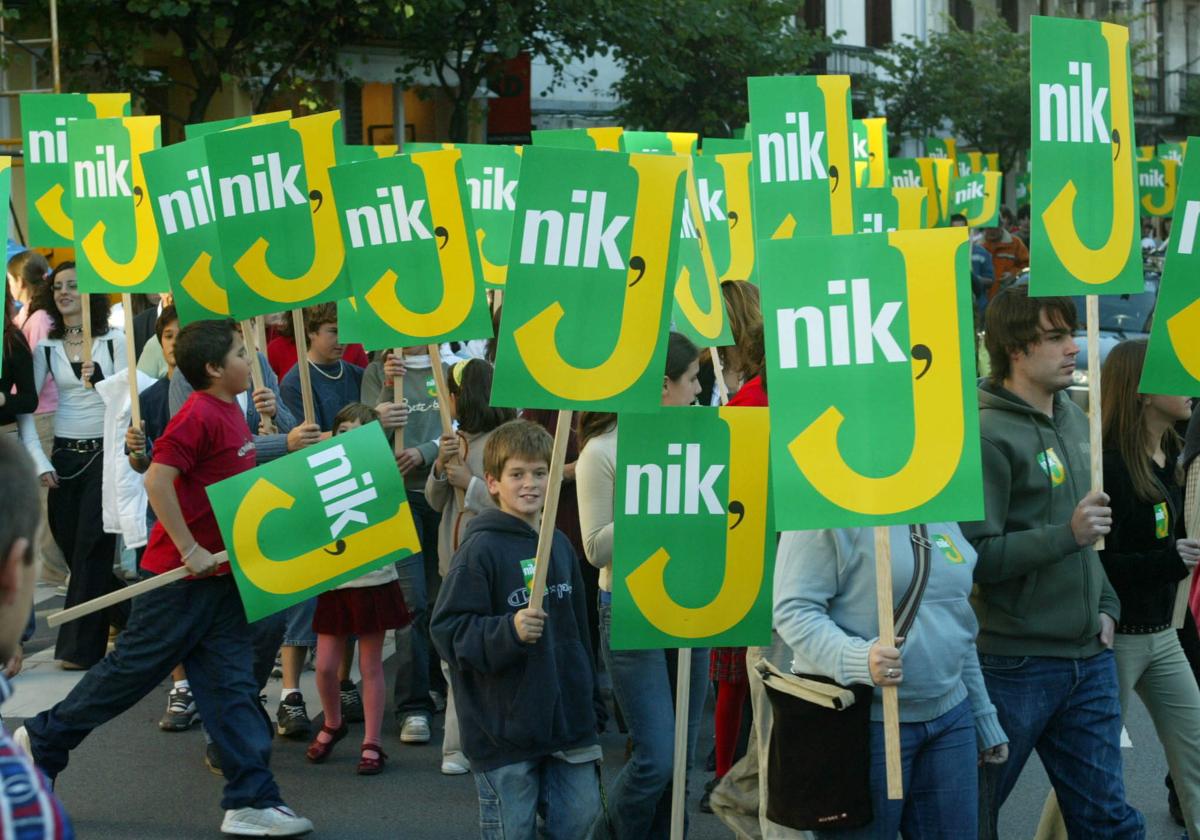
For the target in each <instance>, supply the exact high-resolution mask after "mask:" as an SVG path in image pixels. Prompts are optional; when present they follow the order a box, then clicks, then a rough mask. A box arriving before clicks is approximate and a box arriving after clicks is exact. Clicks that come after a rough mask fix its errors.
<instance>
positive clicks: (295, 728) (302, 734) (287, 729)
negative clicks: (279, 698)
mask: <svg viewBox="0 0 1200 840" xmlns="http://www.w3.org/2000/svg"><path fill="white" fill-rule="evenodd" d="M275 720H276V722H277V726H276V730H275V731H276V732H278V733H279V734H280V735H282V736H283V737H285V738H295V739H296V740H298V741H299V740H308V736H309V735H310V734H311V733H312V724H311V723H310V722H309V720H308V709H307V708H305V706H304V697H303V695H301V694H300V692H299V691H293V692H291V693H289V694H288V695H287V697H284V698H283V702H281V703H280V704H279V709H278V710H277V711H276V712H275Z"/></svg>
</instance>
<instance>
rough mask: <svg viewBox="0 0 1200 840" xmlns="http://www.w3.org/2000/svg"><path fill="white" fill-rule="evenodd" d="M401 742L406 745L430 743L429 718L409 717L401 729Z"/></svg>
mask: <svg viewBox="0 0 1200 840" xmlns="http://www.w3.org/2000/svg"><path fill="white" fill-rule="evenodd" d="M400 740H401V741H403V742H404V743H406V744H428V743H429V718H427V717H425V716H424V715H409V716H408V718H407V719H405V721H404V726H402V727H400Z"/></svg>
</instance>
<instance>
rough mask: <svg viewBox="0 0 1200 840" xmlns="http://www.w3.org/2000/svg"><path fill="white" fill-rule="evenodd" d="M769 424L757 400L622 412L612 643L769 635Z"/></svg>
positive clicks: (686, 642)
mask: <svg viewBox="0 0 1200 840" xmlns="http://www.w3.org/2000/svg"><path fill="white" fill-rule="evenodd" d="M769 430H770V421H769V419H768V412H767V409H765V408H751V407H732V406H723V407H721V408H698V407H690V408H666V409H663V410H661V411H659V412H658V413H657V414H627V415H622V416H621V420H620V423H619V424H618V425H617V465H616V489H615V494H614V496H615V504H614V505H613V514H614V526H613V567H612V571H613V579H612V596H613V622H612V647H613V648H614V649H615V650H627V649H639V648H665V647H671V648H680V647H709V646H713V645H720V646H730V647H741V646H744V645H762V644H767V643H768V642H769V640H770V637H771V589H772V587H771V584H772V578H773V576H774V559H775V528H774V525H773V522H772V515H771V505H770V501H769V499H768V487H769V482H768V464H769V461H770V452H769V445H768V440H769V439H770V435H769Z"/></svg>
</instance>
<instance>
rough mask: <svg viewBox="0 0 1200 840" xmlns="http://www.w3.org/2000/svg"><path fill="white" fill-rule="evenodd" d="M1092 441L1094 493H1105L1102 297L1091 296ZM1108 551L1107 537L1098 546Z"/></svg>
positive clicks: (1089, 352)
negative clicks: (1101, 392) (1102, 402)
mask: <svg viewBox="0 0 1200 840" xmlns="http://www.w3.org/2000/svg"><path fill="white" fill-rule="evenodd" d="M1087 356H1088V432H1089V434H1088V438H1089V444H1090V447H1091V453H1092V492H1093V493H1095V492H1096V491H1097V490H1103V489H1104V434H1103V432H1102V428H1103V427H1102V425H1101V417H1100V368H1101V364H1100V296H1099V295H1088V296H1087ZM1096 550H1097V551H1103V550H1104V537H1101V538H1100V539H1099V540H1097V542H1096Z"/></svg>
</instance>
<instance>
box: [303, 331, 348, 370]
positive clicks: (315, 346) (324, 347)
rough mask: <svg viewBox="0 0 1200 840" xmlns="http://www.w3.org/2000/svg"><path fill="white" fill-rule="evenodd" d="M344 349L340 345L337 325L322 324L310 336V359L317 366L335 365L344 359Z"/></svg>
mask: <svg viewBox="0 0 1200 840" xmlns="http://www.w3.org/2000/svg"><path fill="white" fill-rule="evenodd" d="M344 349H345V348H343V347H342V345H341V344H339V343H338V329H337V324H321V326H319V327H317V331H316V332H311V333H309V334H308V353H309V357H310V358H311V359H312V360H313V361H314V362H316V363H317V364H325V365H331V364H333V363H334V362H336V361H338V360H340V359H341V358H342V351H343V350H344Z"/></svg>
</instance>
